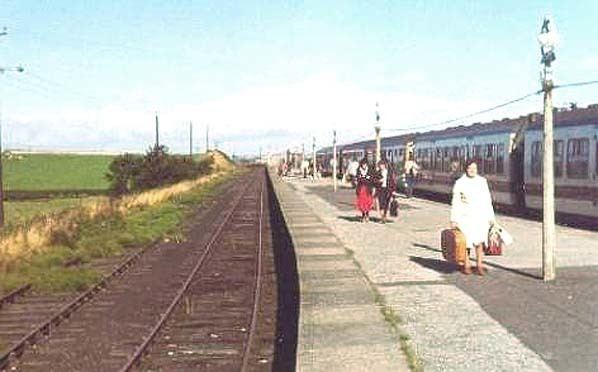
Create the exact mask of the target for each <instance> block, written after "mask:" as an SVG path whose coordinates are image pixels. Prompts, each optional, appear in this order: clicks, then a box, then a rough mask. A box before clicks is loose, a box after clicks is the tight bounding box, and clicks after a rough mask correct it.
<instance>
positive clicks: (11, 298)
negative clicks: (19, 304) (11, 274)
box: [0, 284, 31, 309]
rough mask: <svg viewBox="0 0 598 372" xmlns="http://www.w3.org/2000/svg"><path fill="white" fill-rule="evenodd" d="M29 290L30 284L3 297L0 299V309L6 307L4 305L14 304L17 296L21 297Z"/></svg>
mask: <svg viewBox="0 0 598 372" xmlns="http://www.w3.org/2000/svg"><path fill="white" fill-rule="evenodd" d="M30 289H31V284H25V285H24V286H21V287H19V288H17V289H15V290H13V291H12V292H10V293H8V294H7V295H6V296H3V297H2V298H0V309H2V306H4V305H6V304H11V303H13V302H15V299H16V298H17V297H19V296H22V295H23V294H24V293H25V292H27V291H29V290H30Z"/></svg>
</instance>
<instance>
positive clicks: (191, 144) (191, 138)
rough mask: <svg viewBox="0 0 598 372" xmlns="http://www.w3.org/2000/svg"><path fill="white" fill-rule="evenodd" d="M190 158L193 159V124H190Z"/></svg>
mask: <svg viewBox="0 0 598 372" xmlns="http://www.w3.org/2000/svg"><path fill="white" fill-rule="evenodd" d="M189 157H190V158H191V159H193V122H192V121H190V122H189Z"/></svg>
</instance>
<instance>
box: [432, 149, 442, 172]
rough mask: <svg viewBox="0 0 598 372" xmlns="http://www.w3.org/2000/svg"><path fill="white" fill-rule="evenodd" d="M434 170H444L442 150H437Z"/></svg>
mask: <svg viewBox="0 0 598 372" xmlns="http://www.w3.org/2000/svg"><path fill="white" fill-rule="evenodd" d="M434 169H435V170H441V169H442V149H441V148H437V149H436V154H435V156H434Z"/></svg>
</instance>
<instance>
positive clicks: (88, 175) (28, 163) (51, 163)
mask: <svg viewBox="0 0 598 372" xmlns="http://www.w3.org/2000/svg"><path fill="white" fill-rule="evenodd" d="M113 158H114V156H111V155H75V154H18V155H13V156H12V157H11V158H9V159H7V158H5V159H3V177H4V189H5V190H6V191H7V193H8V194H9V196H10V193H11V192H20V191H24V192H30V191H79V190H83V191H84V190H98V191H101V190H106V189H108V186H109V183H108V181H107V180H106V177H105V174H106V172H107V171H108V165H109V164H110V162H111V161H112V159H113Z"/></svg>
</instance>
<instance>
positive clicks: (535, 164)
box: [530, 141, 542, 177]
mask: <svg viewBox="0 0 598 372" xmlns="http://www.w3.org/2000/svg"><path fill="white" fill-rule="evenodd" d="M531 155H532V162H531V169H530V174H531V176H532V177H540V175H541V174H542V142H540V141H534V142H533V143H532V152H531Z"/></svg>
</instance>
